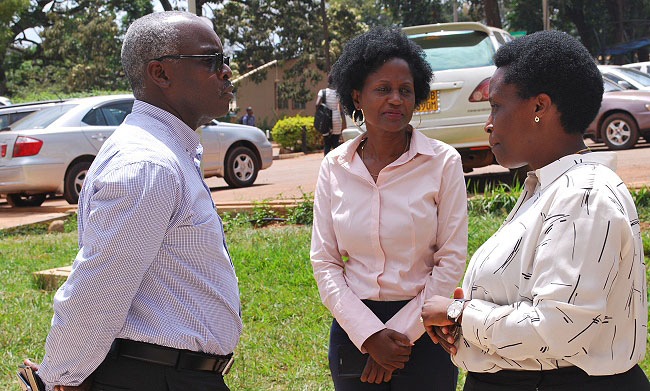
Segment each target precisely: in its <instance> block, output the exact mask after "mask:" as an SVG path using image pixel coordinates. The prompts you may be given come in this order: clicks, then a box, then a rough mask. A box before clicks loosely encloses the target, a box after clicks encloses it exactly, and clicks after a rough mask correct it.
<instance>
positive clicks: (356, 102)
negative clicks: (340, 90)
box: [352, 90, 361, 110]
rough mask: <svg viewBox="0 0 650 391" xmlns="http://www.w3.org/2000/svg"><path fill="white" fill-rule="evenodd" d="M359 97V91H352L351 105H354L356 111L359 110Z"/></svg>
mask: <svg viewBox="0 0 650 391" xmlns="http://www.w3.org/2000/svg"><path fill="white" fill-rule="evenodd" d="M360 96H361V91H359V90H352V103H354V108H355V109H357V110H359V109H360V108H361V103H359V97H360Z"/></svg>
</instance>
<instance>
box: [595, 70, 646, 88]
mask: <svg viewBox="0 0 650 391" xmlns="http://www.w3.org/2000/svg"><path fill="white" fill-rule="evenodd" d="M603 76H606V77H607V78H608V79H610V80H612V81H614V82H615V83H620V82H625V83H627V85H628V86H630V87H631V89H633V90H638V88H636V87H634V86H633V85H631V84H630V83H628V82H626V81H625V79H623V78H622V77H619V76H617V75H615V74H613V73H609V72H605V73H603ZM619 85H620V84H619Z"/></svg>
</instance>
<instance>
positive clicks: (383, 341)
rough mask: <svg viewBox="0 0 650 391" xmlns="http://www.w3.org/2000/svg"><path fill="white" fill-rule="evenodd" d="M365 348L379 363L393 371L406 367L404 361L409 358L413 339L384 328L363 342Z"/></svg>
mask: <svg viewBox="0 0 650 391" xmlns="http://www.w3.org/2000/svg"><path fill="white" fill-rule="evenodd" d="M363 348H364V349H366V350H367V351H368V353H370V357H372V359H373V360H374V361H375V362H376V363H377V364H379V365H380V366H381V367H382V368H384V369H385V370H387V371H390V372H392V371H394V370H395V369H401V368H404V363H405V362H407V361H408V360H409V355H410V354H411V341H410V340H409V339H408V337H407V336H406V335H404V334H402V333H400V332H397V331H395V330H391V329H383V330H381V331H378V332H376V333H374V334H373V335H371V336H370V337H368V339H366V341H365V342H364V343H363ZM366 367H368V365H366ZM364 372H365V370H364Z"/></svg>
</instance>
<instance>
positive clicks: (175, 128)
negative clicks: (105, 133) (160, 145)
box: [132, 99, 201, 154]
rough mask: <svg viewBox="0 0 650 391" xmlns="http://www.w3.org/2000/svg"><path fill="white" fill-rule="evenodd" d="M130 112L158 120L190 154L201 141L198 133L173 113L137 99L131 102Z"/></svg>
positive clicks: (193, 152) (194, 151) (195, 150)
mask: <svg viewBox="0 0 650 391" xmlns="http://www.w3.org/2000/svg"><path fill="white" fill-rule="evenodd" d="M132 113H136V114H142V115H146V116H149V117H152V118H154V119H156V120H158V121H160V122H161V123H162V124H163V125H164V126H165V127H166V128H167V129H169V130H170V131H171V132H172V135H173V136H174V137H176V138H178V139H179V140H180V142H181V144H182V147H183V148H185V149H186V150H187V151H188V152H191V153H192V154H196V153H197V152H198V151H197V148H198V147H199V146H200V142H201V139H200V137H199V135H198V134H197V133H196V132H195V131H194V130H193V129H191V128H190V127H189V126H187V124H185V122H183V121H181V120H180V119H179V118H178V117H176V116H175V115H174V114H172V113H170V112H168V111H166V110H163V109H161V108H160V107H157V106H154V105H152V104H149V103H147V102H144V101H141V100H137V99H136V100H135V101H134V102H133V109H132ZM198 153H200V152H198Z"/></svg>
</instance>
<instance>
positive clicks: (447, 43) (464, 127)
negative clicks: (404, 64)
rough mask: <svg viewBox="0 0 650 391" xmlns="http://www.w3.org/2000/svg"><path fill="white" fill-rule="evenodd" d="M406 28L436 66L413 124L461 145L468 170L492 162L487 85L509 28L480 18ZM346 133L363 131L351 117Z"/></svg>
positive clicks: (349, 135) (347, 135)
mask: <svg viewBox="0 0 650 391" xmlns="http://www.w3.org/2000/svg"><path fill="white" fill-rule="evenodd" d="M403 30H404V32H405V33H406V35H407V36H408V37H409V39H411V40H413V41H414V42H415V43H417V44H418V45H420V46H421V47H422V49H424V53H425V54H426V59H427V61H428V62H429V64H430V65H431V68H432V69H433V72H434V76H433V81H432V82H431V93H430V95H429V98H428V100H427V101H426V102H424V103H422V104H420V105H419V106H418V107H416V109H415V112H414V114H413V120H412V121H411V125H412V126H413V127H414V128H416V129H418V130H419V131H421V132H422V133H423V134H425V135H426V136H428V137H431V138H435V139H437V140H440V141H443V142H445V143H447V144H449V145H451V146H453V147H454V148H456V149H457V150H458V152H459V153H460V155H461V158H462V161H463V169H464V170H465V172H469V171H471V170H472V169H473V168H478V167H483V166H487V165H490V164H492V163H494V155H492V151H491V150H490V146H489V143H488V134H487V133H486V132H485V131H484V130H483V126H484V125H485V121H487V118H488V115H489V114H490V104H489V102H488V87H489V83H490V77H492V74H493V73H494V71H495V70H496V67H495V66H494V61H493V59H492V57H493V56H494V53H495V52H496V50H497V49H498V48H499V47H500V46H501V45H503V44H505V43H506V42H508V41H511V40H512V39H513V38H512V36H510V34H508V33H507V32H506V31H504V30H501V29H497V28H494V27H488V26H485V25H483V24H481V23H474V22H467V23H464V22H463V23H438V24H430V25H422V26H413V27H405V28H404V29H403ZM347 123H348V124H349V125H351V127H349V128H347V129H345V130H344V131H343V139H344V140H349V139H352V138H354V137H356V136H358V135H359V134H360V133H361V131H362V130H363V131H365V129H362V130H360V129H359V128H357V127H356V126H354V122H353V121H352V119H351V118H349V117H348V118H347Z"/></svg>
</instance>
